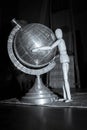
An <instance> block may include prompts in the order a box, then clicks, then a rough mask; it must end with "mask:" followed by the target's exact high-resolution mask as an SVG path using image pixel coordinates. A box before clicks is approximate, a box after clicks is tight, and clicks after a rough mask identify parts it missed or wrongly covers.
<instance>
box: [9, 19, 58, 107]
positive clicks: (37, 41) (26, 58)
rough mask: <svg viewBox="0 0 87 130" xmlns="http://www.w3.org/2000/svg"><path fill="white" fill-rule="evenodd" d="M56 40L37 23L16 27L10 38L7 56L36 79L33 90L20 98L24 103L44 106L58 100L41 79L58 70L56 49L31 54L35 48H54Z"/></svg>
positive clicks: (47, 29) (16, 65) (43, 26)
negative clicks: (51, 71) (55, 68)
mask: <svg viewBox="0 0 87 130" xmlns="http://www.w3.org/2000/svg"><path fill="white" fill-rule="evenodd" d="M15 23H16V21H15ZM55 40H56V38H55V35H54V33H53V32H52V30H51V29H49V28H48V27H46V26H45V25H42V24H38V23H32V24H28V25H26V26H24V27H20V25H18V24H17V26H15V27H14V28H13V30H12V31H11V33H10V35H9V38H8V54H9V57H10V59H11V61H12V63H13V64H14V66H15V67H17V68H18V69H19V70H21V71H22V72H24V73H26V74H30V75H36V80H35V83H34V85H33V87H32V88H31V89H30V90H29V92H28V93H27V94H26V95H25V96H24V97H22V98H21V100H20V101H21V102H23V103H31V104H41V105H43V104H46V103H51V102H53V101H55V100H57V99H58V97H57V95H55V94H54V93H53V92H52V91H50V90H49V89H48V88H47V87H46V86H45V85H44V84H43V81H42V79H41V78H40V75H42V74H44V73H47V72H49V71H50V70H51V69H53V68H54V67H55V65H56V63H55V61H54V57H55V55H56V50H57V49H56V48H55V49H53V50H45V51H41V50H39V51H38V52H35V53H34V52H32V50H33V49H35V48H39V47H43V46H50V45H52V44H53V43H54V41H55ZM51 61H52V62H51Z"/></svg>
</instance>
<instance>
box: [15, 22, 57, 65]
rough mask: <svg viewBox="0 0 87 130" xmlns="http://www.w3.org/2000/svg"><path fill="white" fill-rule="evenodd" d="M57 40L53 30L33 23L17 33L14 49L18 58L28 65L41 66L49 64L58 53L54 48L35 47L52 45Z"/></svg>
mask: <svg viewBox="0 0 87 130" xmlns="http://www.w3.org/2000/svg"><path fill="white" fill-rule="evenodd" d="M55 40H56V38H55V35H54V33H53V31H52V30H51V29H50V28H48V27H46V26H45V25H42V24H39V23H32V24H28V25H26V26H24V27H22V28H21V29H20V30H19V31H18V32H17V33H16V35H15V38H14V44H13V50H14V54H15V56H16V58H17V59H18V60H19V61H20V62H21V64H23V65H24V66H27V67H34V68H40V67H44V66H45V65H47V64H48V63H49V62H50V61H51V60H52V59H53V58H54V56H55V55H56V48H55V49H53V50H44V51H41V50H38V51H37V52H32V50H33V49H35V48H40V47H43V46H51V45H52V44H53V43H54V41H55Z"/></svg>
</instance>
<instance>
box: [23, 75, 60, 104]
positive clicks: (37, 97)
mask: <svg viewBox="0 0 87 130" xmlns="http://www.w3.org/2000/svg"><path fill="white" fill-rule="evenodd" d="M57 98H58V97H57V95H55V94H54V93H53V92H52V91H50V89H48V88H47V87H46V86H45V85H44V84H43V82H42V79H41V77H40V75H37V77H36V80H35V83H34V85H33V87H32V88H31V89H30V90H29V92H28V93H27V94H25V96H24V97H22V98H21V101H22V102H24V103H31V104H37V105H43V104H47V103H52V102H53V101H55V100H57Z"/></svg>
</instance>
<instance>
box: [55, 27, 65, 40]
mask: <svg viewBox="0 0 87 130" xmlns="http://www.w3.org/2000/svg"><path fill="white" fill-rule="evenodd" d="M55 35H56V37H57V39H61V38H62V37H63V33H62V30H61V29H56V30H55Z"/></svg>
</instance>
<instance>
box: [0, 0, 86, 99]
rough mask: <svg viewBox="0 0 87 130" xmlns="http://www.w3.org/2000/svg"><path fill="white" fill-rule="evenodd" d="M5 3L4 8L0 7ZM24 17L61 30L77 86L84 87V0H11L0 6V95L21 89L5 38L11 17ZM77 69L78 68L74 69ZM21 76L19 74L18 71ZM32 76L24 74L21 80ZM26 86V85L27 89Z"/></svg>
mask: <svg viewBox="0 0 87 130" xmlns="http://www.w3.org/2000/svg"><path fill="white" fill-rule="evenodd" d="M4 5H6V7H5V6H4ZM13 18H16V19H17V20H25V21H27V22H28V23H42V24H45V25H46V26H48V27H50V28H51V29H52V30H53V31H55V29H56V28H61V29H62V30H63V33H64V39H65V41H66V46H67V51H68V54H69V55H72V56H73V57H74V59H75V74H76V77H75V78H76V82H77V87H78V82H79V81H78V77H79V78H80V88H81V89H84V88H85V89H86V88H87V81H86V74H87V39H86V38H87V33H86V30H87V5H86V2H85V1H84V0H81V1H79V0H12V1H8V3H4V2H3V4H1V7H0V97H1V99H2V98H9V96H10V97H13V96H15V95H16V96H19V95H20V93H21V94H23V93H24V92H25V91H27V90H25V88H21V87H19V86H20V85H19V84H20V83H19V82H18V79H17V76H18V75H19V74H20V72H19V71H16V69H15V68H14V66H13V65H12V63H11V61H10V59H9V57H8V53H7V39H8V36H9V33H10V31H11V29H12V28H13V25H12V23H11V20H12V19H13ZM78 69H79V70H78ZM22 75H23V74H22ZM28 79H30V82H29V84H30V86H32V84H33V82H34V77H33V78H32V76H30V78H28V76H27V75H26V78H25V79H24V78H23V76H22V80H23V83H24V84H25V82H26V80H27V81H28ZM27 86H28V85H26V88H27Z"/></svg>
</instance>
